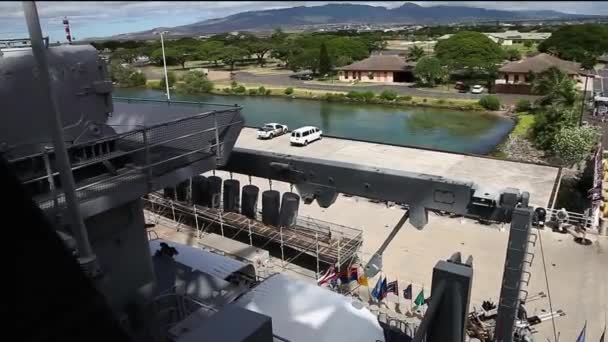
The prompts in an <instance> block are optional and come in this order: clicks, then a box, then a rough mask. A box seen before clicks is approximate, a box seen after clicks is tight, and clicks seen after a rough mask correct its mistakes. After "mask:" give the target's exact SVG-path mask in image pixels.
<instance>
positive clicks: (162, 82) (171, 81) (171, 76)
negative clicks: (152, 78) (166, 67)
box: [160, 71, 175, 89]
mask: <svg viewBox="0 0 608 342" xmlns="http://www.w3.org/2000/svg"><path fill="white" fill-rule="evenodd" d="M167 78H168V79H169V88H171V87H173V85H174V84H175V73H174V72H173V71H168V72H167ZM160 88H161V89H165V88H166V86H165V76H164V75H163V77H162V78H161V79H160Z"/></svg>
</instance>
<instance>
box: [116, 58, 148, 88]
mask: <svg viewBox="0 0 608 342" xmlns="http://www.w3.org/2000/svg"><path fill="white" fill-rule="evenodd" d="M110 71H111V77H112V80H113V81H115V82H116V83H117V84H118V86H120V87H138V86H143V85H145V84H146V75H144V74H143V73H142V72H141V71H139V70H135V69H133V68H131V67H123V66H122V65H120V64H119V63H113V64H112V65H111V67H110Z"/></svg>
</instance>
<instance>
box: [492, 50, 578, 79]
mask: <svg viewBox="0 0 608 342" xmlns="http://www.w3.org/2000/svg"><path fill="white" fill-rule="evenodd" d="M550 67H557V68H558V69H560V70H561V71H563V72H565V73H567V74H569V75H573V74H578V73H580V69H581V64H580V63H576V62H569V61H565V60H563V59H559V58H557V57H555V56H551V55H548V54H546V53H540V54H538V55H536V56H534V57H529V58H525V59H522V60H520V61H515V62H511V63H507V64H505V65H504V66H503V67H502V68H500V70H499V71H501V72H516V73H528V72H534V73H540V72H543V71H545V70H547V69H549V68H550Z"/></svg>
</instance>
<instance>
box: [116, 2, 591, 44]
mask: <svg viewBox="0 0 608 342" xmlns="http://www.w3.org/2000/svg"><path fill="white" fill-rule="evenodd" d="M586 17H590V16H583V15H574V14H567V13H561V12H556V11H502V10H489V9H483V8H474V7H465V6H429V7H423V6H419V5H416V4H413V3H405V4H403V5H402V6H400V7H397V8H392V9H388V8H385V7H380V6H369V5H358V4H329V5H323V6H312V7H305V6H298V7H291V8H283V9H274V10H263V11H250V12H242V13H237V14H234V15H230V16H227V17H224V18H217V19H209V20H205V21H200V22H196V23H193V24H189V25H183V26H176V27H172V28H164V29H168V30H169V31H170V35H172V36H192V35H200V34H209V33H221V32H231V31H259V30H270V29H274V28H277V27H281V28H283V29H287V28H290V27H296V26H297V27H301V26H308V25H323V24H348V23H356V24H387V23H395V24H397V23H398V24H412V25H419V24H422V25H425V24H426V25H428V24H450V23H461V22H473V21H490V20H525V19H560V18H564V19H566V18H569V19H575V18H586ZM155 30H156V29H152V30H147V31H142V32H136V33H127V34H121V35H117V36H114V37H112V38H113V39H143V38H150V36H152V34H153V32H154V31H155Z"/></svg>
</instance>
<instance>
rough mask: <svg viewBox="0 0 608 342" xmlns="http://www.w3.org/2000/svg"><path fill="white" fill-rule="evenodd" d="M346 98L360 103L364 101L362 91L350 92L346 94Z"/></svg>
mask: <svg viewBox="0 0 608 342" xmlns="http://www.w3.org/2000/svg"><path fill="white" fill-rule="evenodd" d="M346 97H348V98H349V99H351V100H356V101H360V100H363V93H361V92H360V91H356V90H351V91H349V92H348V94H346Z"/></svg>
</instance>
